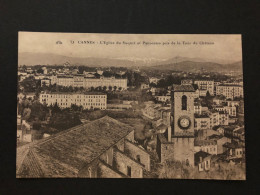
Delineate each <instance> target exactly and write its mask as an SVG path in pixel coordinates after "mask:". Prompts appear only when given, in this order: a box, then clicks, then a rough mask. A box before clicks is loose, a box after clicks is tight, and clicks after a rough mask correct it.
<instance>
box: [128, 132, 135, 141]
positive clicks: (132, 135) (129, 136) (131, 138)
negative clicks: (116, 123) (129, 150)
mask: <svg viewBox="0 0 260 195" xmlns="http://www.w3.org/2000/svg"><path fill="white" fill-rule="evenodd" d="M126 139H128V140H129V141H131V142H134V141H135V134H134V131H131V132H130V133H129V134H128V135H127V136H126Z"/></svg>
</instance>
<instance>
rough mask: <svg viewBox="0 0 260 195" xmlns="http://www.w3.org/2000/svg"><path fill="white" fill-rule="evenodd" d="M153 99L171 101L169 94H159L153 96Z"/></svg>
mask: <svg viewBox="0 0 260 195" xmlns="http://www.w3.org/2000/svg"><path fill="white" fill-rule="evenodd" d="M155 99H156V100H157V101H159V102H164V103H166V102H169V103H170V101H171V96H167V95H160V96H155Z"/></svg>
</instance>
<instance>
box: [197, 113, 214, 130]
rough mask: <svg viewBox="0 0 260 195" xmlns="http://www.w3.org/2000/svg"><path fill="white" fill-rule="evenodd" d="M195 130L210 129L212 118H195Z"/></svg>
mask: <svg viewBox="0 0 260 195" xmlns="http://www.w3.org/2000/svg"><path fill="white" fill-rule="evenodd" d="M194 122H195V123H194V129H195V130H201V129H210V117H208V116H195V121H194Z"/></svg>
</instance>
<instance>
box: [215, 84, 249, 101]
mask: <svg viewBox="0 0 260 195" xmlns="http://www.w3.org/2000/svg"><path fill="white" fill-rule="evenodd" d="M216 95H223V96H225V97H226V98H227V99H232V100H233V99H234V98H235V97H244V92H243V86H241V85H227V84H221V85H218V86H217V87H216Z"/></svg>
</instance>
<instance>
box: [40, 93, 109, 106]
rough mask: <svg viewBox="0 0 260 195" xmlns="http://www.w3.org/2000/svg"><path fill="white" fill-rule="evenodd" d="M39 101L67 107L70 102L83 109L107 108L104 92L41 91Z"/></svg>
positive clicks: (49, 104)
mask: <svg viewBox="0 0 260 195" xmlns="http://www.w3.org/2000/svg"><path fill="white" fill-rule="evenodd" d="M40 103H42V104H43V103H46V104H47V105H48V106H51V105H55V104H56V103H57V105H58V106H59V107H60V108H69V107H71V105H72V104H75V105H77V106H82V107H83V108H84V109H91V108H98V109H101V110H104V109H106V108H107V95H106V94H77V93H75V94H68V93H57V94H56V93H50V94H47V93H43V94H40Z"/></svg>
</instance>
